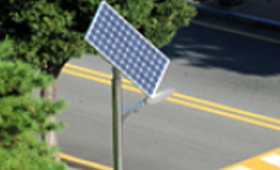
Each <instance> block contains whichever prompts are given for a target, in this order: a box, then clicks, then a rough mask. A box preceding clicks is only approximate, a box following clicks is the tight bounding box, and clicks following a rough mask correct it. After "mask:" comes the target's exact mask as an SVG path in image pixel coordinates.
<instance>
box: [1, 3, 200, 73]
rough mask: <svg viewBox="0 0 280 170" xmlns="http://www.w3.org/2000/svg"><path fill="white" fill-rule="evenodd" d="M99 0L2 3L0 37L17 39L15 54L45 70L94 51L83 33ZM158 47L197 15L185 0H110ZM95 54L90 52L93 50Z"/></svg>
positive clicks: (192, 6) (193, 7)
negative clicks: (47, 64) (48, 66)
mask: <svg viewBox="0 0 280 170" xmlns="http://www.w3.org/2000/svg"><path fill="white" fill-rule="evenodd" d="M100 1H101V0H36V1H34V0H25V1H15V0H5V1H0V21H1V22H2V26H1V27H2V28H1V29H0V31H1V32H2V36H3V35H7V34H8V35H10V37H11V38H13V39H14V40H15V42H16V45H17V48H16V51H17V55H16V57H17V58H20V59H23V60H24V61H26V62H28V63H32V64H34V65H36V66H39V67H40V68H41V69H43V68H44V66H45V64H46V62H49V63H52V64H62V63H64V62H65V61H67V60H69V59H70V58H73V57H80V56H81V54H83V53H84V52H85V50H89V49H92V47H89V45H88V44H87V43H86V42H85V41H84V40H83V37H84V34H85V32H86V30H87V28H88V26H89V24H90V22H91V20H92V17H93V16H94V14H95V12H96V9H97V7H98V5H99V3H100ZM108 3H109V4H111V5H112V6H113V7H114V8H115V9H116V10H117V11H119V12H120V14H121V15H122V16H124V17H125V18H126V19H127V20H128V21H129V22H130V23H131V24H132V25H133V26H135V27H136V28H137V29H138V30H139V31H140V32H141V33H142V34H144V36H146V37H147V38H148V39H149V40H150V41H151V42H152V43H154V44H155V45H156V46H158V47H161V46H163V45H164V44H166V43H168V42H169V41H170V40H171V39H172V37H173V36H174V34H175V33H176V30H177V29H178V28H179V27H181V26H187V25H188V24H189V22H190V20H191V18H193V17H194V16H195V15H196V9H195V6H194V5H190V4H188V0H108ZM92 52H93V51H92Z"/></svg>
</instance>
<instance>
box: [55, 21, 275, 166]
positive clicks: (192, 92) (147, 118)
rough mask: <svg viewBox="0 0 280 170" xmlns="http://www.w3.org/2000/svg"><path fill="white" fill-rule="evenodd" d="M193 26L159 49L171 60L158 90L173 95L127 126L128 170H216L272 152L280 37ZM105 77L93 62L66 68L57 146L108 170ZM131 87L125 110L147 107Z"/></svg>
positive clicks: (239, 28)
mask: <svg viewBox="0 0 280 170" xmlns="http://www.w3.org/2000/svg"><path fill="white" fill-rule="evenodd" d="M196 21H197V22H193V23H192V24H191V26H190V27H187V28H181V29H180V30H179V31H178V33H177V35H176V36H175V37H174V39H173V40H172V42H171V43H170V44H168V45H166V46H165V47H163V48H162V49H161V50H162V51H163V52H164V53H165V54H166V55H167V56H168V57H170V59H171V65H170V67H169V69H168V71H167V74H166V76H165V77H164V80H163V82H162V84H161V88H162V89H163V88H166V87H173V88H175V89H176V93H175V94H174V95H173V96H172V97H171V98H168V100H166V101H164V102H162V103H160V104H157V105H153V106H149V107H145V108H144V109H143V110H141V112H139V113H137V114H133V115H131V116H130V117H129V118H128V119H127V120H126V122H125V125H124V160H125V162H124V165H125V169H133V170H143V169H153V170H162V169H176V170H186V169H188V170H198V169H200V170H213V169H219V168H223V167H226V166H228V165H231V164H234V163H236V162H239V161H242V160H244V159H247V158H250V157H252V156H255V155H257V154H260V153H263V152H266V151H268V150H271V149H274V148H277V147H279V142H280V135H279V131H280V125H279V124H280V114H279V101H280V90H279V86H280V67H279V66H278V64H279V63H280V57H279V54H280V48H279V47H280V41H278V40H280V34H278V33H275V32H270V31H268V30H261V29H256V28H252V27H250V26H244V25H238V24H237V23H232V22H221V21H219V20H215V19H213V18H205V17H203V18H202V17H199V18H197V19H196ZM232 30H233V31H232ZM86 69H87V70H86ZM93 70H95V71H99V72H102V73H105V75H104V74H100V73H94V72H93ZM110 73H111V67H110V65H109V64H108V63H106V62H105V61H103V60H102V59H101V58H100V57H98V56H90V55H84V56H83V57H82V58H81V59H75V60H71V61H70V62H69V64H68V65H67V66H66V67H65V69H64V70H63V73H62V74H61V76H60V78H59V81H58V97H61V98H64V99H65V100H66V102H67V103H68V108H67V109H66V110H65V111H64V112H63V114H62V115H61V116H59V119H60V120H63V121H65V123H66V125H67V128H66V130H64V131H63V132H60V133H59V134H58V137H59V144H60V147H61V150H62V152H63V153H67V154H69V155H73V156H75V157H78V158H81V159H85V160H89V161H92V162H96V163H98V164H102V165H106V166H109V167H112V148H111V121H112V120H111V92H110V90H111V86H110V85H109V84H108V82H109V80H110V79H109V77H108V74H110ZM129 87H131V85H128V87H127V88H126V89H124V90H123V106H124V107H126V106H129V105H131V104H133V103H135V102H137V101H139V100H141V99H142V98H143V97H144V96H143V95H142V94H140V93H137V90H135V88H129ZM105 169H106V168H105Z"/></svg>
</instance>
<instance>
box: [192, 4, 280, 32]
mask: <svg viewBox="0 0 280 170" xmlns="http://www.w3.org/2000/svg"><path fill="white" fill-rule="evenodd" d="M196 7H197V9H198V11H199V13H201V14H207V15H211V16H214V17H218V18H226V19H230V20H234V21H240V22H245V23H248V24H253V25H258V26H263V27H269V28H273V29H278V30H279V29H280V22H278V21H274V20H270V19H265V18H261V17H256V16H250V15H246V14H241V13H237V12H233V11H228V10H223V9H217V8H213V7H209V6H207V5H204V4H197V5H196Z"/></svg>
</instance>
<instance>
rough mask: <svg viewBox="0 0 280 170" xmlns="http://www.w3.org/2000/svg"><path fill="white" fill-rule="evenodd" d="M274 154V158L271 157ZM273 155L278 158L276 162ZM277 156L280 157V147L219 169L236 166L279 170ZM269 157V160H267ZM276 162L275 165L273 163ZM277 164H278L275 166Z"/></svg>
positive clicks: (234, 167)
mask: <svg viewBox="0 0 280 170" xmlns="http://www.w3.org/2000/svg"><path fill="white" fill-rule="evenodd" d="M271 156H272V158H270V157H271ZM273 156H274V158H273ZM275 156H276V158H278V161H277V162H278V163H277V162H275ZM279 158H280V148H276V149H274V150H271V151H268V152H265V153H263V154H260V155H257V156H255V157H252V158H249V159H247V160H244V161H241V162H238V163H236V164H233V165H230V166H227V167H225V168H222V169H220V170H234V169H237V168H238V167H243V168H247V169H249V170H280V167H279V163H280V162H279ZM269 159H271V162H270V161H269ZM274 163H276V165H275V164H274ZM277 164H278V166H277Z"/></svg>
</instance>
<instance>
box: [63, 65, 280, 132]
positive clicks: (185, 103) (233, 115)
mask: <svg viewBox="0 0 280 170" xmlns="http://www.w3.org/2000/svg"><path fill="white" fill-rule="evenodd" d="M62 71H63V72H64V73H67V74H70V75H73V76H77V77H81V78H85V79H89V80H94V81H97V82H101V83H105V84H109V85H110V84H111V82H110V81H109V80H104V79H100V78H96V77H93V76H89V75H85V74H82V73H77V72H75V71H71V70H68V69H63V70H62ZM122 87H123V88H124V89H126V90H129V91H133V92H137V93H141V91H140V90H139V89H138V88H135V87H131V86H127V85H123V86H122ZM173 95H175V96H177V97H178V96H180V95H179V94H177V93H175V94H173ZM181 97H182V96H181ZM194 99H196V100H195V101H196V102H200V103H204V104H208V105H213V106H218V104H214V103H211V102H208V101H207V102H206V101H205V100H201V99H197V98H194ZM166 100H167V101H170V102H173V103H176V104H180V105H183V106H187V107H191V108H194V109H198V110H203V111H206V112H210V113H214V114H217V115H221V116H225V117H229V118H232V119H236V120H239V121H243V122H246V123H250V124H254V125H258V126H262V127H266V128H270V129H274V130H280V127H279V126H276V125H273V124H269V123H265V122H262V121H258V120H254V119H250V118H246V117H242V116H239V115H235V114H231V113H227V112H224V111H220V110H216V109H213V108H209V107H205V106H202V105H199V104H194V103H190V102H187V101H183V100H179V99H176V98H171V97H168V98H167V99H166ZM224 107H225V106H224ZM222 108H223V107H222ZM248 113H249V112H248ZM250 114H253V113H250ZM253 115H254V116H258V117H259V118H262V115H256V114H253ZM270 119H273V118H270Z"/></svg>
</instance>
